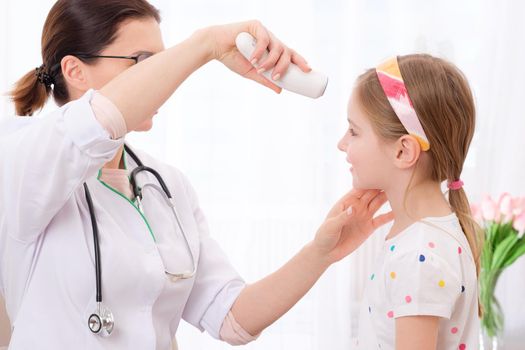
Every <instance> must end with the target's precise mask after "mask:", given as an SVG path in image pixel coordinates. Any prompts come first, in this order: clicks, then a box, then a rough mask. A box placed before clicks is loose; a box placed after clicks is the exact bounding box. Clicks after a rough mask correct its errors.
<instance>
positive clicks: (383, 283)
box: [357, 214, 479, 350]
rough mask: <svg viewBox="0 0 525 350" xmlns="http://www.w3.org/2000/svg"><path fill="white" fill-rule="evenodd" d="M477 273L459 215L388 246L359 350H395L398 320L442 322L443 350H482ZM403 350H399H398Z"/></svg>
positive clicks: (369, 289)
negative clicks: (412, 318)
mask: <svg viewBox="0 0 525 350" xmlns="http://www.w3.org/2000/svg"><path fill="white" fill-rule="evenodd" d="M477 295H478V289H477V279H476V267H475V264H474V260H473V258H472V252H471V250H470V247H469V245H468V242H467V239H466V237H465V235H464V233H463V231H462V229H461V226H460V224H459V221H458V219H457V217H456V215H455V214H451V215H448V216H444V217H438V218H425V219H423V220H421V221H418V222H416V223H414V224H412V225H411V226H409V227H408V228H407V229H405V230H404V231H403V232H401V233H399V234H398V235H396V236H395V237H393V238H391V239H388V240H385V241H384V244H383V247H382V249H381V251H380V254H379V256H378V257H377V260H376V264H375V266H374V268H373V270H372V273H371V274H370V277H369V278H368V280H367V283H366V287H365V293H364V297H363V301H362V304H361V310H360V320H359V335H358V338H357V348H358V349H366V350H369V349H383V350H390V349H395V319H396V318H398V317H403V316H414V315H432V316H439V317H441V318H440V321H439V334H438V342H437V349H438V350H458V349H459V350H471V349H478V348H479V319H478V298H477ZM397 350H399V349H397Z"/></svg>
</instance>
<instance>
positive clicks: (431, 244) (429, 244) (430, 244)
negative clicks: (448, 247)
mask: <svg viewBox="0 0 525 350" xmlns="http://www.w3.org/2000/svg"><path fill="white" fill-rule="evenodd" d="M428 246H429V247H430V248H434V247H435V246H436V245H435V244H434V242H429V243H428Z"/></svg>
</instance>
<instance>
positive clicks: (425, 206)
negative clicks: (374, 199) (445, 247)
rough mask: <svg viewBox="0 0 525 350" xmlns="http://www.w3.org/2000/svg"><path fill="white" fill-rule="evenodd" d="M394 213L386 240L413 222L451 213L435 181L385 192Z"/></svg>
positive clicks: (394, 188) (398, 187) (399, 187)
mask: <svg viewBox="0 0 525 350" xmlns="http://www.w3.org/2000/svg"><path fill="white" fill-rule="evenodd" d="M385 192H386V195H387V197H388V200H389V202H390V206H391V207H392V211H393V213H394V225H393V226H392V228H391V230H390V232H389V233H388V236H387V238H392V237H394V236H396V235H397V234H399V233H400V232H401V231H403V230H404V229H405V228H407V227H408V226H410V225H412V224H413V223H414V222H416V221H418V220H420V219H422V218H425V217H440V216H446V215H449V214H451V213H452V210H451V209H450V205H449V203H448V201H447V200H446V198H445V196H444V195H443V193H442V192H441V186H440V184H439V183H438V182H435V181H421V182H418V183H415V184H412V185H411V186H410V188H409V189H406V186H394V187H393V188H392V189H389V190H385Z"/></svg>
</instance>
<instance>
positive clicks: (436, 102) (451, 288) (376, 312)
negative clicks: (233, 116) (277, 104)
mask: <svg viewBox="0 0 525 350" xmlns="http://www.w3.org/2000/svg"><path fill="white" fill-rule="evenodd" d="M348 122H349V129H348V131H347V132H346V134H345V135H344V137H343V138H342V139H341V141H340V142H339V144H338V147H339V149H340V150H341V151H343V152H345V153H346V155H347V157H346V160H347V161H348V163H350V164H351V168H350V171H351V173H352V176H353V183H354V187H355V188H361V189H366V188H376V189H381V190H384V191H385V193H386V195H387V197H388V200H389V201H390V204H391V206H392V210H393V212H394V216H395V219H394V224H393V226H392V229H391V230H390V232H389V233H388V235H387V236H386V238H385V240H384V242H383V247H382V249H381V252H380V254H379V256H378V257H377V260H376V264H375V266H374V267H373V270H372V272H371V274H370V277H369V278H368V281H367V283H366V290H365V293H364V298H363V301H362V306H361V315H360V322H359V335H358V339H357V347H358V348H359V349H366V350H369V349H383V350H385V349H398V350H399V349H402V350H410V349H417V350H424V349H450V350H452V349H459V350H465V349H478V299H477V295H478V293H477V265H478V264H477V261H478V256H479V242H478V238H477V235H476V232H477V227H476V225H475V223H474V222H473V221H472V220H471V218H470V216H469V213H470V210H469V204H468V201H467V197H466V195H465V192H464V191H463V189H462V187H463V182H462V181H461V180H460V176H461V171H462V168H463V163H464V161H465V157H466V155H467V151H468V148H469V145H470V142H471V140H472V135H473V133H474V125H475V108H474V102H473V98H472V93H471V91H470V88H469V86H468V83H467V81H466V79H465V77H464V76H463V74H462V73H461V72H460V71H459V70H458V69H457V68H456V67H455V66H453V65H452V64H450V63H449V62H446V61H444V60H442V59H439V58H435V57H432V56H428V55H409V56H400V57H397V58H392V59H390V60H388V61H386V62H385V63H384V64H382V65H380V66H379V67H378V68H376V69H370V70H368V71H367V72H365V73H364V74H363V75H362V76H360V77H359V78H358V80H357V84H356V86H355V88H354V91H353V93H352V95H351V97H350V102H349V107H348ZM444 181H446V184H447V186H448V198H447V197H446V196H445V195H444V194H443V193H442V190H441V184H442V182H444Z"/></svg>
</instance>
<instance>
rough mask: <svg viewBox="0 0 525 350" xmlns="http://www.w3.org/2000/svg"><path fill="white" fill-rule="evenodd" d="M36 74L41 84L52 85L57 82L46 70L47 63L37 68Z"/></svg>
mask: <svg viewBox="0 0 525 350" xmlns="http://www.w3.org/2000/svg"><path fill="white" fill-rule="evenodd" d="M35 76H36V78H37V81H38V82H39V83H40V84H44V85H45V86H46V87H51V85H54V84H55V79H54V78H53V77H52V76H51V75H49V73H47V72H46V65H45V64H43V65H41V66H40V67H37V68H36V69H35Z"/></svg>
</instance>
